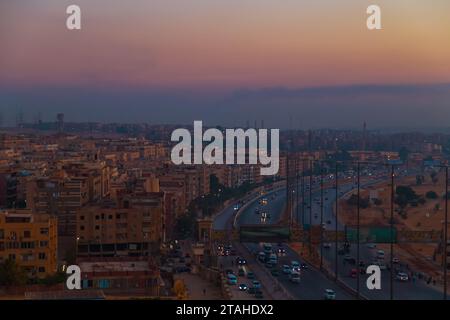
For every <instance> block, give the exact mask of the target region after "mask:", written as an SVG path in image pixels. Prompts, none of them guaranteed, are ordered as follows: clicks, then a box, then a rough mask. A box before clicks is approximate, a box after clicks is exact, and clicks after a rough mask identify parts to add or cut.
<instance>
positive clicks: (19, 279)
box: [0, 259, 27, 287]
mask: <svg viewBox="0 0 450 320" xmlns="http://www.w3.org/2000/svg"><path fill="white" fill-rule="evenodd" d="M26 283H27V274H26V272H25V271H24V270H23V269H22V268H21V267H20V266H18V265H17V264H16V262H15V261H14V260H10V259H8V260H6V261H5V262H3V263H2V264H0V285H2V286H7V287H8V286H21V285H24V284H26Z"/></svg>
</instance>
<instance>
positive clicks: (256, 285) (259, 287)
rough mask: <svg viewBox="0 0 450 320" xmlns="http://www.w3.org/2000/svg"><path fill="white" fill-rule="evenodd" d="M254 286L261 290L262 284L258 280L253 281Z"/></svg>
mask: <svg viewBox="0 0 450 320" xmlns="http://www.w3.org/2000/svg"><path fill="white" fill-rule="evenodd" d="M252 285H253V288H255V289H261V283H260V282H259V281H258V280H253V281H252Z"/></svg>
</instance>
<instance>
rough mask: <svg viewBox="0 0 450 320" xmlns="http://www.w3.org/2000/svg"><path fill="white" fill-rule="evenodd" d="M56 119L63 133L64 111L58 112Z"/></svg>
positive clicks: (59, 129) (60, 131) (59, 130)
mask: <svg viewBox="0 0 450 320" xmlns="http://www.w3.org/2000/svg"><path fill="white" fill-rule="evenodd" d="M56 121H57V125H58V132H59V133H62V132H63V131H64V113H58V114H57V115H56Z"/></svg>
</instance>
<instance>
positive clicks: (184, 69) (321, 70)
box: [0, 0, 450, 128]
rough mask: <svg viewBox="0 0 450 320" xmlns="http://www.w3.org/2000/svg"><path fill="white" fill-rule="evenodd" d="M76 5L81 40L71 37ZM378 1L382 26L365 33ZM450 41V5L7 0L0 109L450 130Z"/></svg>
mask: <svg viewBox="0 0 450 320" xmlns="http://www.w3.org/2000/svg"><path fill="white" fill-rule="evenodd" d="M71 4H77V5H79V6H80V7H81V12H82V30H79V31H69V30H67V29H66V27H65V21H66V18H67V14H66V13H65V10H66V7H67V6H68V5H71ZM370 4H378V5H379V6H380V7H381V9H382V27H383V29H382V30H377V31H369V30H367V28H366V19H367V14H366V8H367V6H368V5H370ZM449 39H450V1H448V0H432V1H426V0H370V1H366V0H339V1H336V0H315V1H311V0H309V1H306V0H283V1H279V0H227V1H224V0H133V1H126V2H125V1H121V0H108V1H106V0H21V1H14V0H3V1H1V2H0V48H1V50H0V111H1V112H2V113H3V118H4V119H5V120H4V122H5V123H9V122H11V121H12V120H13V119H14V115H15V114H16V113H17V112H18V110H22V111H23V112H24V113H25V115H26V117H27V120H29V121H31V120H32V118H33V117H34V115H35V114H36V113H38V112H40V113H41V114H42V115H43V117H44V120H53V119H54V117H55V114H56V113H57V112H64V113H65V114H66V119H67V120H68V121H70V120H73V121H88V120H90V121H102V122H110V121H127V122H150V123H189V122H191V121H193V120H204V121H206V122H210V123H211V124H222V125H233V124H235V123H236V122H238V123H237V124H238V125H240V124H241V123H244V122H245V121H246V119H249V120H250V121H251V122H253V120H258V121H259V120H262V119H264V120H265V122H266V123H267V125H269V126H274V127H275V126H276V127H281V128H286V127H289V126H292V122H293V119H295V123H297V125H298V126H305V127H307V126H310V127H324V126H325V127H352V126H360V123H361V122H363V121H364V120H366V121H367V122H368V123H369V125H370V124H372V126H373V127H385V126H408V127H414V126H419V125H420V126H438V125H439V126H446V125H447V124H446V122H445V119H444V116H447V115H448V114H449V113H450V111H448V110H449V109H450V100H449V97H450V85H449V84H450V59H449V58H448V57H450V40H449ZM383 110H385V111H386V113H389V115H388V114H383V113H382V112H381V113H380V111H383ZM447 118H448V117H447Z"/></svg>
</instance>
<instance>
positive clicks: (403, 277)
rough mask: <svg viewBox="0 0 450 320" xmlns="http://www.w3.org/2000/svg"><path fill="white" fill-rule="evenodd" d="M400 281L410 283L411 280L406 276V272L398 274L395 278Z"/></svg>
mask: <svg viewBox="0 0 450 320" xmlns="http://www.w3.org/2000/svg"><path fill="white" fill-rule="evenodd" d="M395 278H396V279H397V280H398V281H402V282H405V281H408V280H409V277H408V274H406V273H405V272H399V273H397V276H396V277H395Z"/></svg>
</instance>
